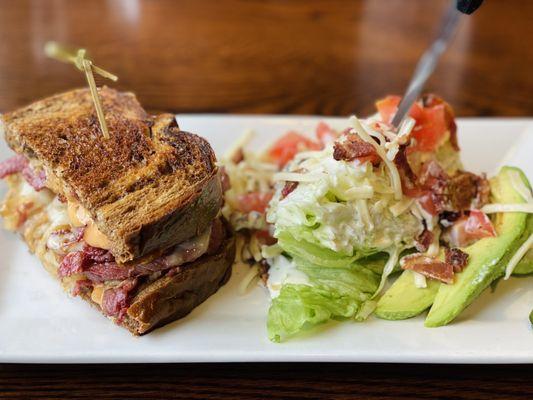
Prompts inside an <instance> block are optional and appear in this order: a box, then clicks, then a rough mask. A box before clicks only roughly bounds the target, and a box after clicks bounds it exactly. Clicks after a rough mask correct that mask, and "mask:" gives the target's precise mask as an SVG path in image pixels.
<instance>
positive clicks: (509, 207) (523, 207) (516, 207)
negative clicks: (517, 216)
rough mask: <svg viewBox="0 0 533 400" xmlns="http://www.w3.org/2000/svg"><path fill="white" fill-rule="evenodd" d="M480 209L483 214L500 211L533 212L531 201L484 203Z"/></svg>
mask: <svg viewBox="0 0 533 400" xmlns="http://www.w3.org/2000/svg"><path fill="white" fill-rule="evenodd" d="M481 211H483V212H484V213H485V214H494V213H502V212H521V213H528V214H533V203H522V204H520V203H519V204H502V203H493V204H486V205H484V206H483V207H481Z"/></svg>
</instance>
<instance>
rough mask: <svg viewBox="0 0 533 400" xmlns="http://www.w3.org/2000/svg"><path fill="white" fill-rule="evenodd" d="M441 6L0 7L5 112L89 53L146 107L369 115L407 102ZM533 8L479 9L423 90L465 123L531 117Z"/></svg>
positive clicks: (280, 0) (305, 2)
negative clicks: (55, 46) (389, 100)
mask: <svg viewBox="0 0 533 400" xmlns="http://www.w3.org/2000/svg"><path fill="white" fill-rule="evenodd" d="M447 5H448V1H446V0H431V1H428V0H176V1H172V0H90V1H89V0H0V38H1V44H0V111H6V110H10V109H13V108H15V107H18V106H21V105H24V104H26V103H28V102H30V101H32V100H35V99H38V98H41V97H43V96H47V95H50V94H52V93H55V92H59V91H64V90H68V89H70V88H72V87H79V86H83V85H84V84H85V81H84V77H83V75H82V74H81V73H80V72H77V71H75V70H74V68H73V67H72V66H69V65H66V64H62V63H58V62H56V61H52V60H49V59H47V58H46V57H45V56H44V54H43V46H44V44H45V42H47V41H49V40H55V41H58V42H60V43H64V44H70V45H74V46H79V47H85V48H87V49H88V50H89V55H90V56H92V58H93V60H94V61H95V63H96V64H97V65H99V66H101V67H103V68H106V69H107V70H109V71H111V72H113V73H115V74H117V75H118V76H119V78H120V79H119V81H118V82H117V83H116V84H113V86H114V87H117V88H120V89H123V90H131V91H133V92H135V93H136V94H137V95H138V96H139V98H140V100H141V102H142V103H143V105H144V106H145V107H146V108H147V109H149V110H151V111H163V110H164V111H171V112H222V113H289V114H324V115H347V114H350V113H357V114H360V115H365V114H368V113H371V112H372V111H373V103H374V101H375V100H376V99H377V98H379V97H381V96H384V95H386V94H389V93H397V94H401V93H402V92H403V90H404V89H405V86H406V85H407V83H408V81H409V78H410V76H411V73H412V71H413V69H414V66H415V64H416V62H417V60H418V57H419V56H420V55H421V53H422V52H423V51H424V50H425V48H426V47H427V46H428V45H429V43H430V42H431V40H432V39H433V35H434V34H435V30H436V27H437V24H438V21H439V19H440V17H441V14H442V12H443V10H444V9H445V8H446V6H447ZM532 18H533V1H531V0H485V2H484V4H483V5H482V6H481V8H480V9H479V10H478V11H477V12H476V13H475V14H474V15H472V16H471V17H465V18H464V21H463V23H462V25H461V27H460V29H459V32H458V34H457V36H456V38H455V40H454V42H453V44H452V46H451V48H450V49H449V50H448V51H447V53H446V54H445V56H444V58H443V59H442V60H441V62H440V64H439V66H438V68H437V70H436V71H435V73H434V75H433V77H432V78H431V80H430V82H429V84H428V87H427V91H431V92H435V93H438V94H439V95H441V96H442V97H444V98H445V99H446V100H448V101H449V102H450V103H451V104H452V106H453V107H454V108H455V110H456V113H457V114H458V115H460V116H493V115H494V116H495V115H498V116H527V115H532V114H533V99H532V94H533V74H532V73H531V71H532V65H533V49H532V45H533V23H532Z"/></svg>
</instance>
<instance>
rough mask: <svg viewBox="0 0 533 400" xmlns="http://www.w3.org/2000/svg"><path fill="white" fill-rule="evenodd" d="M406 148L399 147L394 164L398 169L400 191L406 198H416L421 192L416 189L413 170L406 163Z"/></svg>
mask: <svg viewBox="0 0 533 400" xmlns="http://www.w3.org/2000/svg"><path fill="white" fill-rule="evenodd" d="M406 150H407V146H405V145H403V146H400V148H399V149H398V153H396V157H395V158H394V164H395V165H396V168H398V172H399V174H400V180H401V182H402V191H403V193H404V194H405V195H406V196H409V197H417V196H418V195H420V193H421V191H420V190H419V189H418V187H417V184H416V181H417V178H416V175H415V173H414V172H413V169H412V168H411V166H410V165H409V162H408V161H407V152H406Z"/></svg>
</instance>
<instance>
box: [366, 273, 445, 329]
mask: <svg viewBox="0 0 533 400" xmlns="http://www.w3.org/2000/svg"><path fill="white" fill-rule="evenodd" d="M426 283H427V287H425V288H418V287H416V286H415V283H414V276H413V272H412V271H404V272H403V273H402V274H401V275H400V276H399V277H398V279H396V281H395V282H394V283H393V284H392V286H391V287H390V288H389V289H388V290H387V291H386V292H385V294H384V295H383V296H382V297H381V298H380V299H379V301H378V304H377V307H376V310H375V311H374V314H375V315H376V316H377V317H378V318H381V319H388V320H400V319H407V318H412V317H416V316H417V315H418V314H420V313H422V312H423V311H424V310H426V309H427V308H429V307H430V306H431V304H433V300H434V299H435V296H436V295H437V291H438V290H439V286H440V282H439V281H436V280H434V279H427V280H426Z"/></svg>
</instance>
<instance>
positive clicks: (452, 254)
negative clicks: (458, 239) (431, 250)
mask: <svg viewBox="0 0 533 400" xmlns="http://www.w3.org/2000/svg"><path fill="white" fill-rule="evenodd" d="M444 253H445V258H444V259H445V261H446V262H447V263H448V264H450V265H451V266H452V267H453V272H461V271H462V270H463V269H464V267H466V264H467V263H468V254H466V253H465V252H463V251H461V250H460V249H458V248H452V249H448V248H446V249H445V250H444Z"/></svg>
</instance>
